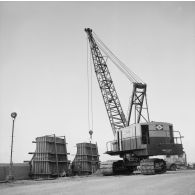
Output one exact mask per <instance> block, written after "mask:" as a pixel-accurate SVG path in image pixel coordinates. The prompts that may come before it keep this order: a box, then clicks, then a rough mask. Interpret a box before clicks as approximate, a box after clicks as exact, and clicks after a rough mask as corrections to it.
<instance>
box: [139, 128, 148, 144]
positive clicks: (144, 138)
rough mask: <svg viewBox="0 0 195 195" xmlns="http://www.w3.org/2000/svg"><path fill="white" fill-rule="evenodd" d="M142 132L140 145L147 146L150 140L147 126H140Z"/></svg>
mask: <svg viewBox="0 0 195 195" xmlns="http://www.w3.org/2000/svg"><path fill="white" fill-rule="evenodd" d="M141 131H142V144H149V143H150V138H149V129H148V125H142V126H141Z"/></svg>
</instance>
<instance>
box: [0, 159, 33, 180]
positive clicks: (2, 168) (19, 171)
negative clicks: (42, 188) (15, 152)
mask: <svg viewBox="0 0 195 195" xmlns="http://www.w3.org/2000/svg"><path fill="white" fill-rule="evenodd" d="M29 173H30V165H29V164H28V163H16V164H13V175H14V179H15V180H19V179H29V178H30V177H29ZM8 175H9V164H0V181H5V180H6V179H7V176H8Z"/></svg>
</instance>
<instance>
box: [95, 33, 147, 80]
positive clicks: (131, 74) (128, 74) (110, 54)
mask: <svg viewBox="0 0 195 195" xmlns="http://www.w3.org/2000/svg"><path fill="white" fill-rule="evenodd" d="M93 34H94V35H95V36H94V37H95V38H96V43H97V45H98V46H99V47H100V48H101V50H102V51H103V52H104V53H105V54H106V55H107V56H108V57H109V59H110V60H111V61H112V62H113V63H114V64H115V65H116V67H117V68H118V69H119V70H120V71H121V72H122V73H123V74H125V76H126V77H127V78H128V79H129V80H130V82H132V83H133V82H136V83H144V82H143V81H142V80H141V79H140V78H139V77H138V76H137V75H136V74H135V73H134V72H133V71H131V70H130V69H129V68H128V67H127V66H126V65H125V64H124V63H123V62H121V61H120V60H119V59H118V58H117V57H116V56H115V55H114V53H113V52H112V51H111V50H110V49H109V48H108V47H107V46H106V45H105V44H104V43H103V42H102V41H101V39H100V38H99V37H98V36H97V35H96V34H95V33H93Z"/></svg>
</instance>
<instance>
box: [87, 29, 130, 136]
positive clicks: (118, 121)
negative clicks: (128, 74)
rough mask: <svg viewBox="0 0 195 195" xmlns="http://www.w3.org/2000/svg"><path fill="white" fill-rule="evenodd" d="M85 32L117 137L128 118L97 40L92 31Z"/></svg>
mask: <svg viewBox="0 0 195 195" xmlns="http://www.w3.org/2000/svg"><path fill="white" fill-rule="evenodd" d="M85 32H86V33H87V35H88V39H89V43H90V49H91V55H92V59H93V63H94V69H95V73H96V77H97V80H98V83H99V87H100V90H101V93H102V96H103V100H104V104H105V107H106V111H107V114H108V117H109V121H110V124H111V127H112V131H113V134H114V135H115V133H116V130H117V129H121V128H123V127H125V126H126V118H125V115H124V112H123V110H122V107H121V104H120V101H119V98H118V95H117V92H116V89H115V87H114V83H113V81H112V78H111V75H110V72H109V70H108V67H107V64H106V61H105V59H104V57H103V56H102V54H101V51H100V49H99V48H98V46H97V44H96V41H95V39H94V38H93V35H92V30H91V29H89V28H87V29H85Z"/></svg>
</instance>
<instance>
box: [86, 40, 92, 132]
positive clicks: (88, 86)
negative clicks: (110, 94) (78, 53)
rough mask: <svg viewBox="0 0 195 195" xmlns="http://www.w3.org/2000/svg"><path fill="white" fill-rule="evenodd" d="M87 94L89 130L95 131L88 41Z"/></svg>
mask: <svg viewBox="0 0 195 195" xmlns="http://www.w3.org/2000/svg"><path fill="white" fill-rule="evenodd" d="M87 92H88V97H87V99H88V102H87V104H88V110H87V112H88V129H89V130H93V101H92V66H91V57H90V54H89V44H88V40H87Z"/></svg>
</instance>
